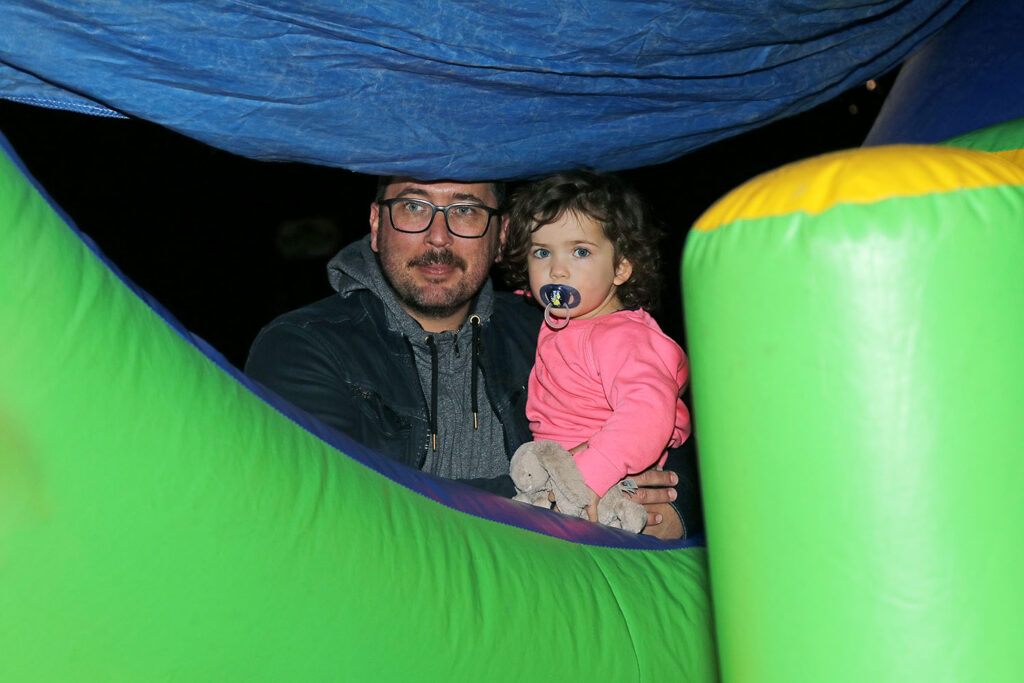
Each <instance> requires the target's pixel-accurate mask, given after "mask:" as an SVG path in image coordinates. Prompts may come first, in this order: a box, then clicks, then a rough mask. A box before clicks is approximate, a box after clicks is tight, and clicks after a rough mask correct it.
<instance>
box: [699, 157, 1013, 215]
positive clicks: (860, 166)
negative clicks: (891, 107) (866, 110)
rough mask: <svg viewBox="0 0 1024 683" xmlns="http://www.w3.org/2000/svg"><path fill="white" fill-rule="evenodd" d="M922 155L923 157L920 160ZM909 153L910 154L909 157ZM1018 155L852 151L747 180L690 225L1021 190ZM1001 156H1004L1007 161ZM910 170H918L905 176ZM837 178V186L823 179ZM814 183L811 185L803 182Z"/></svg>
mask: <svg viewBox="0 0 1024 683" xmlns="http://www.w3.org/2000/svg"><path fill="white" fill-rule="evenodd" d="M921 148H926V149H927V150H928V154H925V155H922V154H921V153H920V152H921ZM910 149H914V151H915V152H916V153H915V154H913V155H908V154H907V152H908V150H910ZM1014 154H1017V155H1019V150H1010V151H1008V152H1002V153H999V154H998V155H997V154H994V153H989V152H974V151H969V150H964V149H957V148H951V147H938V146H934V147H932V146H927V147H926V146H923V145H917V146H911V145H892V146H886V147H869V148H863V149H850V150H844V151H841V152H834V153H832V154H825V155H822V156H819V157H815V158H813V159H807V160H805V161H801V162H797V163H793V164H789V165H787V166H784V167H782V168H779V169H776V170H774V171H769V172H768V173H764V174H762V175H760V176H757V177H756V178H754V179H752V180H750V181H748V182H747V183H745V184H743V185H742V186H740V187H739V188H737V189H735V190H733V191H732V192H730V193H729V194H728V195H726V197H724V198H723V199H720V200H719V201H718V202H716V203H715V204H713V205H712V206H711V208H709V209H708V210H707V211H706V212H704V215H702V216H701V217H700V218H699V219H698V220H697V222H696V223H695V224H694V226H693V227H694V228H695V229H697V230H705V231H707V230H714V229H716V228H718V227H720V226H723V225H728V224H729V223H732V222H734V221H737V220H743V219H747V220H753V219H759V218H767V217H770V216H785V215H787V214H790V213H795V212H798V211H802V212H805V213H807V214H811V215H817V214H821V213H824V212H825V211H827V210H829V209H830V208H832V207H833V206H836V205H838V204H871V203H874V202H878V201H881V200H883V199H890V198H894V197H915V196H921V195H928V194H936V193H941V192H950V191H953V190H960V189H976V188H981V187H995V186H999V185H1019V184H1024V168H1022V167H1021V166H1020V165H1015V164H1014V163H1013V162H1014V161H1017V164H1019V163H1020V160H1019V158H1015V157H1014V156H1013V155H1014ZM1000 157H1007V158H1006V159H1005V160H1004V159H1003V158H1000ZM908 164H913V165H914V166H916V167H917V168H914V169H909V170H908V168H907V165H908ZM840 175H842V176H843V177H844V178H845V180H844V182H842V183H833V182H829V180H828V179H829V178H831V177H838V176H840ZM809 178H814V179H815V182H814V184H813V185H812V184H809V182H808V179H809Z"/></svg>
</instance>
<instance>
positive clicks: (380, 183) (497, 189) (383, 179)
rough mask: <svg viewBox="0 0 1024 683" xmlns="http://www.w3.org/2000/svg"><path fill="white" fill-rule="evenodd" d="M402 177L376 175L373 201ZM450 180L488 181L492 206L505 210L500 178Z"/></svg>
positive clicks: (503, 186)
mask: <svg viewBox="0 0 1024 683" xmlns="http://www.w3.org/2000/svg"><path fill="white" fill-rule="evenodd" d="M403 177H405V176H395V175H382V176H377V195H376V197H374V201H376V202H379V201H380V200H382V199H384V193H385V192H387V189H388V186H389V185H391V183H393V182H395V180H397V179H399V178H403ZM452 182H457V183H461V182H480V183H488V184H489V185H490V186H491V190H492V191H493V192H494V200H495V203H496V204H497V206H495V207H493V208H495V209H498V210H499V211H504V210H505V183H504V182H502V181H500V180H478V181H463V180H455V181H452Z"/></svg>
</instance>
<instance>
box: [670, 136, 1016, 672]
mask: <svg viewBox="0 0 1024 683" xmlns="http://www.w3.org/2000/svg"><path fill="white" fill-rule="evenodd" d="M683 282H684V291H685V306H686V315H687V328H688V337H689V340H690V349H689V350H690V356H691V362H692V372H693V397H694V411H695V420H696V434H697V436H698V439H699V449H700V451H699V454H700V463H701V472H702V480H703V483H704V494H705V507H706V517H707V530H708V553H709V564H710V574H711V587H712V598H713V601H714V604H715V619H716V629H717V633H718V641H719V654H720V663H721V668H722V677H723V680H725V681H738V682H741V683H753V682H756V681H779V682H785V683H792V682H793V681H814V682H819V681H828V682H830V683H833V682H837V681H855V682H857V683H863V682H865V681H871V682H872V683H879V682H882V681H893V682H896V681H899V682H900V683H902V682H904V681H930V682H931V681H967V680H977V681H987V682H991V681H1016V680H1020V676H1021V675H1022V672H1024V648H1022V647H1021V644H1022V642H1024V618H1022V616H1021V615H1022V614H1024V590H1022V588H1021V580H1022V579H1021V577H1022V574H1024V550H1022V544H1021V542H1020V541H1019V539H1018V535H1019V531H1020V528H1021V520H1024V459H1022V458H1021V450H1022V447H1024V413H1022V410H1024V170H1022V169H1021V168H1020V167H1018V166H1016V165H1014V164H1013V163H1010V162H1009V161H1007V160H1006V159H1005V158H1000V157H999V156H997V155H995V154H989V153H984V152H977V151H969V150H963V149H956V148H952V147H923V146H922V147H915V146H897V147H884V148H875V149H862V150H852V151H848V152H840V153H836V154H830V155H826V156H822V157H819V158H815V159H810V160H807V161H804V162H801V163H797V164H792V165H790V166H786V167H783V168H781V169H779V170H777V171H774V172H772V173H769V174H766V175H763V176H760V177H758V178H755V179H753V180H752V181H750V182H748V183H747V184H745V185H744V186H741V187H740V188H738V189H737V190H735V191H734V192H732V193H730V194H729V195H728V196H726V197H725V198H723V199H722V200H721V201H720V202H718V203H717V204H716V205H715V206H713V207H712V208H711V209H709V211H708V212H707V213H706V214H705V215H704V216H703V217H702V218H701V219H700V220H699V221H698V223H697V224H696V226H695V229H694V230H693V231H692V232H691V234H690V236H689V238H688V242H687V245H686V249H685V254H684V263H683Z"/></svg>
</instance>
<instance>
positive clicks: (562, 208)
mask: <svg viewBox="0 0 1024 683" xmlns="http://www.w3.org/2000/svg"><path fill="white" fill-rule="evenodd" d="M566 211H572V212H574V213H576V214H579V215H585V216H588V217H589V218H591V219H593V220H594V221H597V223H598V224H599V225H600V226H601V227H602V228H603V229H604V234H605V236H606V237H607V238H608V239H609V240H610V241H611V243H612V245H613V246H614V247H615V263H616V264H618V263H619V262H620V261H621V260H622V259H627V260H628V261H629V263H630V265H632V266H633V273H632V275H630V277H629V280H627V281H626V282H624V283H623V284H622V285H621V286H620V287H619V288H618V290H617V292H616V293H617V295H618V297H619V301H620V302H621V303H622V305H623V306H625V307H627V308H643V309H645V310H648V311H650V310H653V309H654V308H656V307H657V303H658V293H659V291H660V285H661V274H660V271H659V261H660V254H659V251H658V239H659V238H660V236H661V231H660V230H659V228H658V224H657V222H656V221H655V219H654V217H653V215H652V214H651V211H650V209H649V208H648V206H647V204H646V202H644V200H643V198H642V197H641V196H640V194H639V193H638V192H637V191H636V190H634V189H633V188H632V187H630V186H629V185H628V184H627V183H626V182H625V181H624V180H622V179H621V178H619V177H618V176H616V175H614V174H611V173H597V172H595V171H590V170H586V169H581V170H576V171H566V172H562V173H555V174H553V175H549V176H546V177H544V178H540V179H539V180H535V181H533V182H530V183H528V184H526V185H524V186H522V187H520V188H519V189H517V190H516V191H515V192H514V193H513V195H512V201H511V206H510V209H509V211H508V215H509V231H508V237H507V239H506V240H505V248H504V251H503V253H502V259H501V265H502V270H503V271H504V273H505V278H506V279H507V280H508V282H509V284H511V285H512V286H513V287H528V286H529V278H528V276H527V267H526V262H527V258H528V257H529V255H530V235H531V233H533V231H535V230H537V229H538V228H540V227H542V226H544V225H547V224H549V223H553V222H554V221H557V220H558V219H559V218H560V217H561V216H562V215H563V214H564V213H565V212H566Z"/></svg>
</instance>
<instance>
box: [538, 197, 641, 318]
mask: <svg viewBox="0 0 1024 683" xmlns="http://www.w3.org/2000/svg"><path fill="white" fill-rule="evenodd" d="M527 270H528V272H529V275H530V291H532V292H533V296H534V297H535V298H536V299H537V300H538V301H541V298H540V288H541V287H543V286H544V285H547V284H555V285H569V286H570V287H573V288H574V289H576V290H577V291H578V292H579V293H580V304H579V306H577V307H576V308H574V309H572V311H569V312H567V311H566V309H564V308H562V309H554V310H552V315H555V316H557V317H562V318H564V317H565V316H566V315H567V313H568V314H571V315H572V317H573V318H595V317H597V316H599V315H604V314H606V313H614V312H615V311H617V310H619V309H620V308H622V305H621V304H620V303H619V299H618V297H617V296H616V289H617V288H618V287H619V285H621V284H623V283H624V282H626V281H627V280H628V279H629V276H630V275H631V274H632V272H633V269H632V267H631V266H630V264H629V261H627V260H626V259H621V260H620V261H619V263H616V262H615V247H614V245H613V244H612V242H611V240H609V239H608V238H607V237H605V234H604V229H603V228H602V227H601V225H600V224H599V223H597V222H596V221H594V220H593V219H592V218H590V217H589V216H586V215H578V214H576V213H575V212H572V211H566V212H565V213H563V214H562V215H561V216H559V218H558V219H557V220H555V221H554V222H553V223H548V224H547V225H545V226H542V227H541V228H539V229H537V230H535V231H534V232H533V234H532V235H531V236H530V255H529V260H528V261H527Z"/></svg>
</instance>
